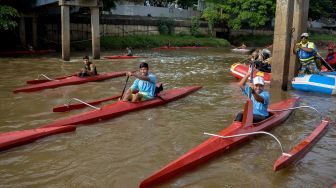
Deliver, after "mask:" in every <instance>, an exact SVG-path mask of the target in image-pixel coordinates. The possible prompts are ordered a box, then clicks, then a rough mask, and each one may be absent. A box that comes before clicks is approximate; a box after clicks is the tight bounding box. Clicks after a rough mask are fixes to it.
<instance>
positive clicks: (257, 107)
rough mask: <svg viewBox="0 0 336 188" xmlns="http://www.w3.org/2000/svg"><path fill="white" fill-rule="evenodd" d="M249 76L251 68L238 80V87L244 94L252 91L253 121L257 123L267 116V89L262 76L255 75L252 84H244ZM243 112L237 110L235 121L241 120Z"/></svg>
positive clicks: (268, 97)
mask: <svg viewBox="0 0 336 188" xmlns="http://www.w3.org/2000/svg"><path fill="white" fill-rule="evenodd" d="M250 76H251V68H250V69H249V71H248V73H247V74H246V75H245V76H244V78H243V79H242V80H241V81H240V82H239V87H240V88H241V89H242V91H243V93H244V94H245V95H247V96H248V95H249V93H251V92H252V95H251V100H252V102H253V123H257V122H259V121H262V120H264V119H266V118H267V117H268V116H269V113H268V111H267V108H268V105H269V100H270V95H269V93H268V91H265V90H264V85H265V82H264V78H263V77H261V76H256V77H255V78H254V79H253V84H251V85H246V81H247V79H248V78H249V77H250ZM242 120H243V112H239V113H238V114H237V116H236V119H235V121H239V122H242Z"/></svg>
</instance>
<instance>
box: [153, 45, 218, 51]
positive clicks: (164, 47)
mask: <svg viewBox="0 0 336 188" xmlns="http://www.w3.org/2000/svg"><path fill="white" fill-rule="evenodd" d="M208 48H212V47H211V46H171V47H169V46H162V47H157V48H152V49H153V50H179V49H208Z"/></svg>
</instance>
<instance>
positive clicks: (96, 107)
mask: <svg viewBox="0 0 336 188" xmlns="http://www.w3.org/2000/svg"><path fill="white" fill-rule="evenodd" d="M72 100H76V101H78V102H80V103H83V104H85V105H87V106H89V107H91V108H94V109H96V110H100V108H98V107H96V106H93V105H91V104H89V103H86V102H84V101H82V100H80V99H77V98H72V99H70V100H69V101H68V104H65V106H69V105H70V102H71V101H72Z"/></svg>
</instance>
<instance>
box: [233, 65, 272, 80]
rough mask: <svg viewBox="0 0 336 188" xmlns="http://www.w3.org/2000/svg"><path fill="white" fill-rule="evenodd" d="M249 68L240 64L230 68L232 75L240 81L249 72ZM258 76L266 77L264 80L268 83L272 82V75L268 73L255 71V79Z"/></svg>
mask: <svg viewBox="0 0 336 188" xmlns="http://www.w3.org/2000/svg"><path fill="white" fill-rule="evenodd" d="M248 69H249V67H248V66H247V65H244V64H240V63H235V64H233V65H231V68H230V73H231V74H232V75H233V76H234V77H236V78H238V79H242V78H243V77H244V76H245V75H246V74H247V72H248ZM256 76H262V77H264V80H265V82H266V83H270V82H271V74H270V73H267V72H262V71H254V73H253V77H256Z"/></svg>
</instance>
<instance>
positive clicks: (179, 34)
mask: <svg viewBox="0 0 336 188" xmlns="http://www.w3.org/2000/svg"><path fill="white" fill-rule="evenodd" d="M188 35H189V34H188V33H187V32H185V31H181V32H179V33H178V34H177V36H180V37H184V36H188Z"/></svg>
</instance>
